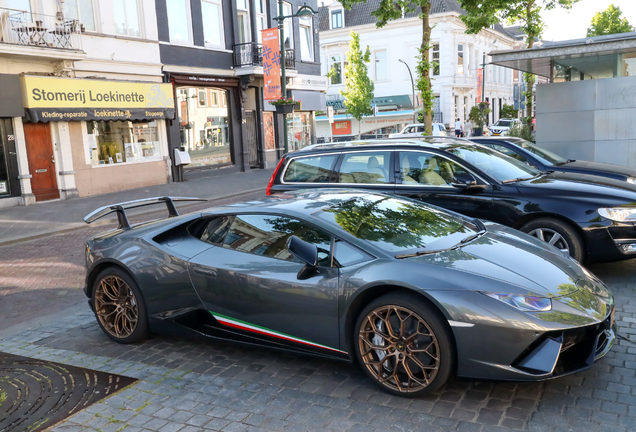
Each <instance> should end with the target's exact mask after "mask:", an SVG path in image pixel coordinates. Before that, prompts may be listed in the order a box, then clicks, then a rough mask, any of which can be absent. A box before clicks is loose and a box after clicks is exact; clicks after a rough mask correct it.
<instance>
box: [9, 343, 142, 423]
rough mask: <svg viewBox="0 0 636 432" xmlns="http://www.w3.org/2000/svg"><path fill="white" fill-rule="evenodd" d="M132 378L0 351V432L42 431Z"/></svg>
mask: <svg viewBox="0 0 636 432" xmlns="http://www.w3.org/2000/svg"><path fill="white" fill-rule="evenodd" d="M135 381H137V380H136V379H133V378H128V377H124V376H120V375H113V374H108V373H103V372H97V371H94V370H90V369H84V368H79V367H74V366H67V365H63V364H60V363H53V362H49V361H45V360H36V359H32V358H27V357H21V356H16V355H12V354H6V353H2V352H0V432H17V431H26V430H28V431H29V432H35V431H41V430H44V429H46V428H48V427H50V426H52V425H54V424H57V423H59V422H60V421H62V420H64V419H65V418H67V417H69V416H71V415H73V414H77V413H78V412H79V411H81V410H83V409H84V408H86V407H88V406H89V405H92V404H94V403H95V402H97V401H99V400H101V399H103V398H105V397H107V396H109V395H111V394H112V393H114V392H116V391H118V390H120V389H122V388H124V387H126V386H127V385H129V384H132V383H133V382H135Z"/></svg>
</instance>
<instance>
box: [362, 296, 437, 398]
mask: <svg viewBox="0 0 636 432" xmlns="http://www.w3.org/2000/svg"><path fill="white" fill-rule="evenodd" d="M358 336H359V337H358V343H359V349H360V354H361V357H362V361H363V362H364V365H365V366H366V368H367V369H368V371H369V372H370V373H371V375H372V376H373V377H374V378H375V379H376V380H377V381H378V382H379V383H380V384H382V385H383V386H386V387H388V388H389V389H391V390H393V391H396V392H400V393H414V392H419V391H421V390H423V389H424V388H426V387H428V385H429V384H430V383H431V382H432V381H433V380H434V379H435V377H436V375H437V372H438V371H439V368H440V347H439V343H438V340H437V338H436V336H435V334H434V333H433V331H432V330H431V327H430V326H429V325H428V324H427V323H426V321H424V320H423V319H422V318H421V317H420V316H418V315H417V314H416V313H415V312H413V311H411V310H409V309H407V308H405V307H402V306H395V305H385V306H381V307H378V308H377V309H374V310H372V311H371V312H370V313H369V314H368V315H367V316H366V317H365V318H364V320H363V322H362V325H361V326H360V332H359V335H358Z"/></svg>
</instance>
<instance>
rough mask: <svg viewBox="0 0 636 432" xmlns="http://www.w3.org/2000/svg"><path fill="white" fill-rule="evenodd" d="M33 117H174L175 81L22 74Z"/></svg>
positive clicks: (73, 118) (92, 118)
mask: <svg viewBox="0 0 636 432" xmlns="http://www.w3.org/2000/svg"><path fill="white" fill-rule="evenodd" d="M21 81H22V95H23V98H24V107H25V108H26V112H27V117H28V118H29V120H31V121H35V122H37V121H44V122H46V121H51V120H52V121H55V120H57V121H72V120H97V119H100V120H123V119H126V118H127V119H129V120H141V119H148V118H153V119H156V118H173V117H174V99H173V96H172V95H173V93H172V85H171V84H161V83H138V82H121V81H107V80H103V81H102V80H88V79H72V78H52V77H30V76H26V77H22V78H21Z"/></svg>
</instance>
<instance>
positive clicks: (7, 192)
mask: <svg viewBox="0 0 636 432" xmlns="http://www.w3.org/2000/svg"><path fill="white" fill-rule="evenodd" d="M0 95H2V103H1V104H0V207H5V206H10V205H17V204H20V203H21V199H20V198H21V195H22V188H21V187H20V181H19V172H18V159H17V149H16V140H15V132H14V130H13V118H14V117H18V118H19V117H22V115H23V114H24V108H23V107H22V93H21V91H20V77H19V76H18V75H5V74H0Z"/></svg>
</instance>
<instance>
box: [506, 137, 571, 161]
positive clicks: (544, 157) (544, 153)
mask: <svg viewBox="0 0 636 432" xmlns="http://www.w3.org/2000/svg"><path fill="white" fill-rule="evenodd" d="M513 142H514V143H515V144H517V145H520V146H521V147H523V148H524V149H526V150H528V151H529V152H530V153H532V154H534V155H535V156H537V157H538V158H539V159H541V161H542V162H543V163H544V164H546V165H556V164H560V163H563V162H566V159H563V158H562V157H561V156H559V155H556V154H554V153H552V152H551V151H548V150H545V149H542V148H541V147H537V146H536V145H535V144H532V143H531V142H530V141H526V140H524V139H521V138H519V139H518V140H514V141H513Z"/></svg>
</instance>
